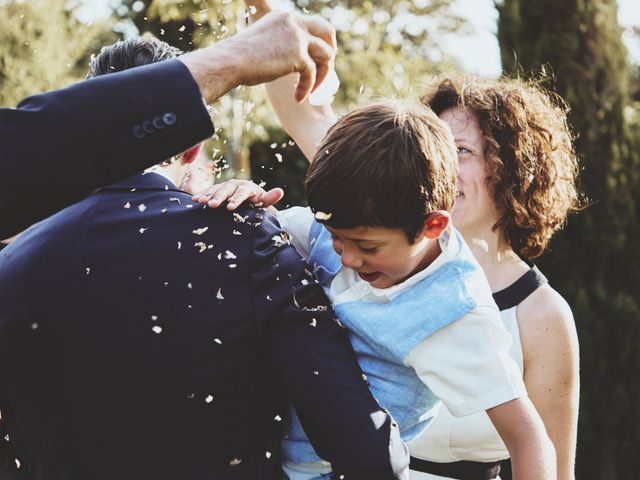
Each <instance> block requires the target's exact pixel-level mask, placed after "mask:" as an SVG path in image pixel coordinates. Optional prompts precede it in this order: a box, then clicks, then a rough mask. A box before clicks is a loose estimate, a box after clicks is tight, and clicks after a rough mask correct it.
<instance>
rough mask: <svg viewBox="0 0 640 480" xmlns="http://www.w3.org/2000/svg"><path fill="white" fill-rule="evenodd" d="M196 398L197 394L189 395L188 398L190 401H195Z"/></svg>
mask: <svg viewBox="0 0 640 480" xmlns="http://www.w3.org/2000/svg"><path fill="white" fill-rule="evenodd" d="M195 397H196V394H195V393H189V394H187V398H188V399H189V400H193V399H194V398H195Z"/></svg>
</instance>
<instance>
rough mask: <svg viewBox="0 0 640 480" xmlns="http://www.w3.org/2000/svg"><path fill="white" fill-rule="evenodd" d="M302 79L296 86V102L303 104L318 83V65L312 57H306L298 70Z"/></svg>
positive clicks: (299, 79)
mask: <svg viewBox="0 0 640 480" xmlns="http://www.w3.org/2000/svg"><path fill="white" fill-rule="evenodd" d="M298 73H299V74H300V77H299V78H298V85H297V86H296V92H295V97H296V101H297V102H299V103H302V102H303V101H304V99H305V98H307V95H309V93H311V89H312V88H313V87H314V86H315V83H316V64H315V63H314V61H313V60H312V59H311V57H309V56H307V55H304V56H303V58H302V61H301V64H300V67H299V70H298Z"/></svg>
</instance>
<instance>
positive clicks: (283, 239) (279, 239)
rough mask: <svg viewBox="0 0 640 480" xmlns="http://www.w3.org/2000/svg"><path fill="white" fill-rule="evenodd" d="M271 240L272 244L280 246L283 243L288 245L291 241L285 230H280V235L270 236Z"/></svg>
mask: <svg viewBox="0 0 640 480" xmlns="http://www.w3.org/2000/svg"><path fill="white" fill-rule="evenodd" d="M271 240H273V244H274V245H275V246H276V247H282V246H283V245H289V244H290V243H291V242H290V240H289V234H287V232H282V233H281V234H280V235H274V236H273V237H271Z"/></svg>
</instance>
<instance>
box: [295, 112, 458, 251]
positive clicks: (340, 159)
mask: <svg viewBox="0 0 640 480" xmlns="http://www.w3.org/2000/svg"><path fill="white" fill-rule="evenodd" d="M457 167H458V162H457V155H456V149H455V144H454V141H453V137H452V135H451V133H450V131H449V129H448V128H447V126H446V124H445V123H444V122H442V121H441V120H440V119H439V118H438V117H437V116H436V115H435V114H434V113H433V112H432V111H431V109H429V108H428V107H425V106H423V105H420V104H418V103H408V102H400V101H382V102H377V103H374V104H371V105H368V106H366V107H362V108H358V109H356V110H354V111H352V112H351V113H349V114H347V115H345V116H344V117H342V118H341V119H340V120H339V121H338V122H337V123H336V124H335V125H334V126H333V127H332V128H331V129H330V130H329V133H328V134H327V136H326V137H325V138H324V140H323V141H322V144H321V145H320V147H319V148H318V152H317V153H316V156H315V158H314V160H313V163H312V164H311V167H310V169H309V174H308V176H307V181H306V185H305V188H306V195H307V201H308V202H309V206H310V207H311V209H312V210H313V211H314V212H315V214H316V218H317V219H318V220H319V221H321V222H322V223H324V224H326V225H329V226H331V227H334V228H354V227H358V226H363V225H369V226H378V227H387V228H401V229H402V230H403V231H404V232H405V234H406V236H407V239H408V240H409V243H413V242H414V241H415V239H416V236H417V234H418V233H419V232H420V231H421V230H422V229H423V228H424V221H425V220H426V218H427V216H428V215H429V213H431V212H433V211H435V210H450V209H451V207H452V206H453V202H454V200H455V190H456V187H455V183H456V172H457Z"/></svg>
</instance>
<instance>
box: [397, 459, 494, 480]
mask: <svg viewBox="0 0 640 480" xmlns="http://www.w3.org/2000/svg"><path fill="white" fill-rule="evenodd" d="M410 467H411V470H414V471H416V472H424V473H430V474H432V475H438V476H440V477H449V478H457V479H459V480H492V479H494V478H496V477H497V476H498V474H499V473H500V462H490V463H482V462H470V461H466V460H461V461H458V462H451V463H438V462H430V461H429V460H422V459H420V458H416V457H411V464H410Z"/></svg>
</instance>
